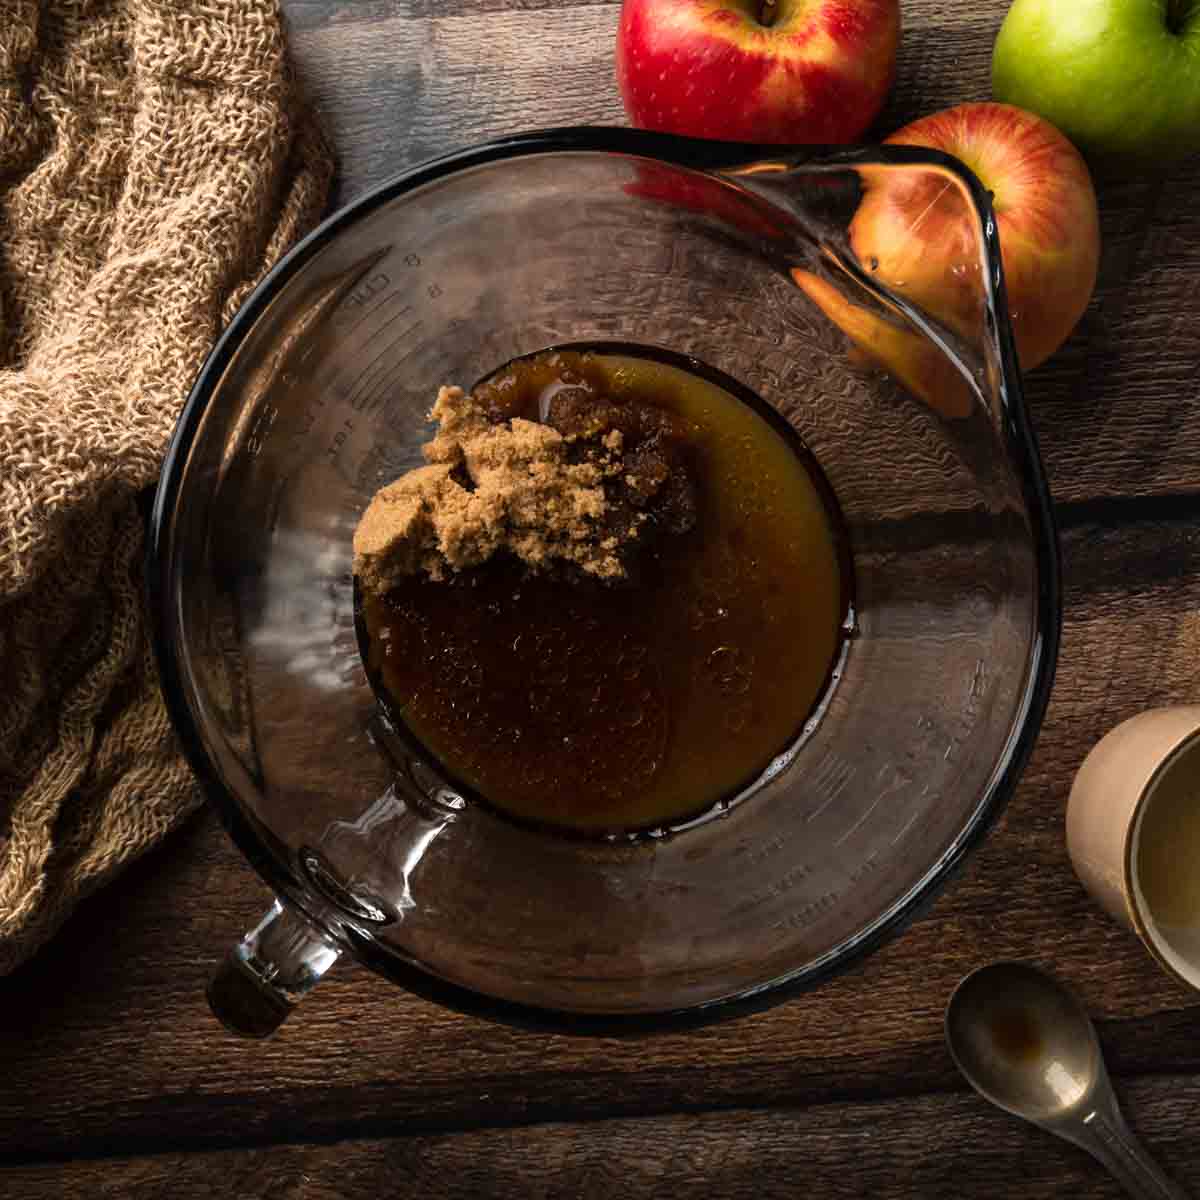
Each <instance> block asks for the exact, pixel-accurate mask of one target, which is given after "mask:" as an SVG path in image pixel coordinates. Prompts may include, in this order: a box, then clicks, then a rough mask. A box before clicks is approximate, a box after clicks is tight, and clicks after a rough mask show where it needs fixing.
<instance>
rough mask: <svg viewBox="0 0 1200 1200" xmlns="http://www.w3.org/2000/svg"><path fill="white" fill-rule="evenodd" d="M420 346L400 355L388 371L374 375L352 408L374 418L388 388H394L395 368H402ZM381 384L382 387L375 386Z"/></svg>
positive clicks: (389, 365)
mask: <svg viewBox="0 0 1200 1200" xmlns="http://www.w3.org/2000/svg"><path fill="white" fill-rule="evenodd" d="M420 349H421V347H420V346H414V347H413V348H412V349H411V350H409V351H407V352H406V353H404V354H402V355H401V356H400V357H399V358H397V359H396V360H395V361H394V362H391V363H389V364H388V369H386V370H384V371H382V372H381V373H380V374H378V375H376V376H375V378H374V379H373V380H371V382H370V383H369V384H368V385H367V387H366V388H364V390H363V392H362V393H361V394H360V395H359V396H358V398H357V399H356V400H355V401H354V402H353V407H354V408H355V409H356V410H357V411H358V412H360V413H363V414H364V415H365V416H368V417H370V416H374V415H375V410H376V409H377V408H378V407H379V406H380V402H381V401H382V400H383V398H384V396H386V394H387V392H388V389H389V387H391V386H394V385H395V382H396V368H397V367H402V366H403V365H404V364H405V363H406V362H408V360H409V359H410V358H412V356H413V355H414V354H416V353H417V351H418V350H420ZM378 384H382V387H379V386H376V385H378Z"/></svg>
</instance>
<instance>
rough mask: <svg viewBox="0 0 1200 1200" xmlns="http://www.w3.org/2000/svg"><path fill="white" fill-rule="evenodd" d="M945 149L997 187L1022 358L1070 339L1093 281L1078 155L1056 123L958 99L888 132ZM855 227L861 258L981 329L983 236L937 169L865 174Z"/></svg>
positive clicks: (923, 301) (1032, 360)
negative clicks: (947, 105)
mask: <svg viewBox="0 0 1200 1200" xmlns="http://www.w3.org/2000/svg"><path fill="white" fill-rule="evenodd" d="M887 141H889V142H896V143H900V144H903V145H908V146H927V147H932V148H934V149H937V150H944V151H946V152H948V153H950V154H953V155H954V156H955V157H956V158H958V159H960V160H961V161H962V162H964V163H965V164H966V165H967V166H968V167H969V168H970V169H971V170H972V171H973V172H974V173H975V174H976V175H977V176H978V177H979V180H980V182H981V183H982V184H983V186H984V187H985V188H987V189H988V191H990V192H991V194H992V206H993V207H994V209H995V211H996V227H997V231H998V233H999V237H1000V253H1001V257H1002V259H1003V261H1004V278H1005V282H1006V285H1007V289H1008V303H1009V308H1010V310H1011V316H1012V324H1013V330H1014V332H1015V334H1016V341H1017V352H1018V356H1019V357H1020V360H1021V365H1022V366H1023V367H1025V368H1030V367H1036V366H1037V365H1038V363H1040V362H1042V361H1043V360H1044V359H1046V358H1048V357H1049V356H1050V355H1051V354H1053V353H1054V351H1055V350H1057V349H1058V347H1059V346H1060V345H1061V344H1062V343H1063V342H1064V341H1066V339H1067V337H1068V336H1069V335H1070V333H1071V330H1072V329H1074V328H1075V325H1076V323H1077V322H1078V320H1079V318H1080V317H1081V316H1082V315H1083V311H1084V309H1085V308H1087V303H1088V300H1089V298H1090V297H1091V294H1092V289H1093V288H1094V287H1095V284H1096V269H1097V266H1098V263H1099V258H1100V225H1099V219H1098V216H1097V212H1096V193H1095V191H1094V190H1093V189H1092V180H1091V177H1090V176H1089V175H1088V169H1087V167H1086V166H1085V165H1084V162H1083V159H1082V158H1081V157H1080V156H1079V152H1078V151H1077V150H1076V149H1075V147H1074V146H1072V145H1071V143H1070V142H1069V141H1067V139H1066V138H1065V137H1063V135H1062V134H1061V133H1059V131H1058V130H1057V129H1055V128H1054V126H1053V125H1051V124H1049V122H1047V121H1043V120H1042V119H1041V117H1037V116H1035V115H1034V114H1033V113H1029V112H1025V111H1024V110H1023V109H1020V108H1013V107H1012V106H1010V105H1007V104H961V105H959V106H958V107H956V108H950V109H947V110H946V111H945V112H940V113H935V114H933V115H932V116H929V117H925V118H923V119H922V120H920V121H916V122H914V123H913V124H912V125H907V126H905V127H904V128H903V129H901V130H900V131H899V132H898V133H894V134H893V135H892V136H891V137H890V138H888V139H887ZM863 184H864V189H865V195H864V196H863V200H862V202H861V204H860V205H859V208H858V211H857V212H856V213H855V215H854V220H853V221H852V222H851V225H850V242H851V245H852V246H853V248H854V252H855V253H856V254H857V255H858V258H859V261H860V262H861V263H863V264H864V266H866V267H867V268H868V269H870V270H872V271H874V273H875V275H876V277H877V278H878V279H880V280H881V281H882V282H883V283H886V284H888V285H889V286H890V287H892V288H893V289H894V290H895V291H896V292H898V293H899V294H901V295H903V296H905V297H907V298H908V299H910V300H913V301H915V302H916V303H917V304H919V305H920V306H921V307H923V308H924V309H926V310H927V311H928V312H930V313H932V314H933V315H934V316H936V317H938V318H939V319H941V320H942V321H943V322H945V323H946V324H947V325H949V326H950V327H951V328H954V329H956V330H958V331H959V332H960V333H961V334H963V336H965V337H968V338H969V337H972V336H977V335H978V332H979V330H980V324H979V320H980V314H979V312H978V307H979V302H978V297H979V295H980V289H979V279H978V272H979V270H980V264H979V241H978V234H977V232H976V230H975V226H974V219H973V216H972V214H971V212H970V211H969V209H968V207H967V203H966V200H965V198H964V196H963V194H962V193H961V192H960V191H959V189H958V188H956V187H954V186H952V185H951V184H949V183H948V182H947V180H946V179H945V178H944V177H942V176H941V175H939V174H938V173H936V172H933V171H930V172H926V173H923V174H920V175H917V174H914V173H912V172H899V171H895V170H888V169H886V168H881V169H879V170H868V171H865V172H864V173H863Z"/></svg>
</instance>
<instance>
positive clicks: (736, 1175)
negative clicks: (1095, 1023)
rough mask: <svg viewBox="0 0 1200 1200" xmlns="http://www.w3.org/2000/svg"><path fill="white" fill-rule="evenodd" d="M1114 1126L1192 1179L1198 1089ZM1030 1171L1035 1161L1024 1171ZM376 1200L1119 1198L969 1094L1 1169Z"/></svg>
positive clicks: (38, 1189) (43, 1185) (4, 1183)
mask: <svg viewBox="0 0 1200 1200" xmlns="http://www.w3.org/2000/svg"><path fill="white" fill-rule="evenodd" d="M1121 1090H1122V1098H1123V1102H1124V1107H1125V1110H1126V1114H1127V1116H1128V1117H1129V1119H1130V1121H1131V1123H1132V1124H1133V1126H1134V1128H1135V1129H1136V1130H1137V1131H1138V1133H1140V1134H1141V1135H1142V1137H1143V1138H1144V1139H1145V1140H1146V1142H1147V1143H1148V1145H1149V1146H1150V1148H1151V1149H1152V1151H1153V1153H1154V1154H1155V1155H1156V1157H1157V1158H1158V1159H1159V1161H1160V1163H1161V1164H1162V1165H1163V1167H1164V1169H1165V1170H1167V1171H1169V1172H1170V1173H1171V1174H1172V1175H1173V1176H1174V1177H1175V1178H1176V1179H1178V1180H1179V1181H1180V1182H1182V1183H1189V1182H1190V1183H1191V1184H1192V1185H1193V1186H1195V1185H1196V1184H1197V1183H1200V1142H1198V1141H1197V1139H1196V1137H1195V1136H1194V1134H1193V1132H1192V1128H1191V1126H1192V1122H1193V1117H1192V1114H1193V1113H1194V1112H1195V1110H1196V1107H1197V1105H1198V1104H1200V1083H1197V1081H1196V1080H1195V1079H1188V1078H1181V1077H1178V1076H1156V1077H1153V1078H1149V1079H1142V1080H1138V1081H1137V1082H1135V1083H1133V1084H1131V1085H1129V1086H1128V1087H1125V1088H1122V1089H1121ZM1034 1164H1036V1165H1034ZM217 1180H219V1181H220V1182H219V1185H218V1188H217V1190H218V1191H219V1192H220V1193H221V1194H222V1195H226V1196H236V1197H238V1200H251V1198H255V1197H263V1198H264V1200H265V1198H266V1197H270V1198H271V1200H283V1198H285V1197H286V1198H291V1200H335V1198H336V1200H375V1197H377V1196H429V1197H445V1198H451V1197H454V1198H457V1197H462V1200H476V1198H477V1197H485V1196H486V1197H508V1196H511V1197H521V1198H525V1197H539V1198H540V1200H550V1198H552V1197H563V1198H566V1197H580V1198H584V1200H587V1198H590V1197H597V1198H605V1197H609V1196H612V1195H614V1194H616V1195H621V1196H650V1195H656V1196H663V1195H668V1194H669V1195H671V1196H674V1197H679V1198H681V1200H686V1198H687V1197H696V1198H697V1200H708V1198H709V1197H712V1196H720V1197H724V1198H727V1200H741V1198H743V1197H744V1198H745V1200H764V1198H768V1197H776V1196H777V1197H781V1198H782V1197H795V1196H799V1195H812V1196H819V1197H822V1198H823V1200H850V1198H852V1197H854V1198H857V1197H862V1198H864V1200H865V1198H867V1197H870V1198H872V1200H890V1198H892V1197H895V1198H896V1200H901V1198H902V1197H903V1198H909V1197H913V1196H922V1197H931V1198H936V1197H960V1196H969V1197H972V1200H992V1198H995V1200H1011V1197H1013V1196H1016V1195H1020V1196H1022V1197H1028V1200H1042V1198H1045V1200H1052V1198H1054V1200H1056V1198H1057V1197H1061V1196H1074V1197H1080V1198H1081V1200H1083V1198H1087V1200H1100V1198H1102V1197H1104V1198H1109V1197H1111V1198H1113V1200H1115V1198H1116V1197H1118V1196H1120V1195H1122V1194H1123V1193H1122V1192H1121V1191H1120V1189H1119V1188H1118V1187H1117V1185H1116V1184H1115V1183H1114V1182H1113V1181H1112V1180H1111V1179H1109V1178H1108V1176H1107V1175H1106V1174H1105V1173H1104V1171H1103V1169H1102V1168H1101V1167H1100V1166H1099V1165H1098V1164H1096V1163H1094V1162H1092V1160H1091V1159H1089V1158H1088V1157H1087V1155H1086V1154H1084V1152H1083V1151H1082V1150H1078V1149H1076V1148H1075V1147H1073V1146H1069V1145H1066V1144H1065V1143H1062V1142H1058V1141H1056V1140H1054V1139H1053V1138H1051V1136H1050V1135H1049V1134H1046V1133H1043V1132H1041V1131H1039V1130H1037V1129H1034V1128H1033V1127H1031V1126H1029V1125H1024V1124H1022V1123H1021V1122H1019V1121H1017V1120H1015V1119H1014V1118H1012V1117H1009V1116H1006V1115H1005V1114H1003V1113H1000V1112H998V1111H996V1110H995V1109H992V1108H990V1107H988V1106H987V1105H986V1104H984V1103H983V1101H982V1100H979V1099H978V1098H977V1097H975V1096H974V1095H944V1094H943V1095H935V1096H921V1097H918V1098H916V1099H913V1100H893V1101H888V1102H883V1103H875V1104H870V1103H867V1104H863V1103H850V1104H834V1105H825V1106H818V1107H812V1108H804V1109H795V1108H786V1107H784V1108H780V1109H777V1110H774V1111H763V1110H761V1109H731V1110H725V1111H722V1112H708V1113H687V1114H677V1115H673V1116H665V1117H658V1118H644V1119H640V1120H604V1121H592V1122H587V1123H583V1124H565V1123H550V1124H545V1125H535V1126H518V1127H510V1128H505V1129H486V1130H469V1131H465V1132H456V1133H450V1134H442V1135H430V1136H393V1137H388V1138H386V1139H383V1138H380V1139H372V1140H360V1141H349V1142H338V1143H336V1144H333V1145H328V1144H321V1145H282V1146H273V1147H268V1148H255V1149H236V1150H224V1151H213V1152H209V1153H200V1154H183V1153H172V1152H168V1153H161V1154H155V1155H153V1156H147V1157H142V1158H125V1157H122V1158H115V1159H103V1160H100V1161H91V1162H81V1161H72V1162H65V1163H52V1164H44V1165H37V1166H25V1167H17V1168H10V1169H8V1170H3V1171H0V1189H3V1191H4V1194H5V1196H6V1197H7V1200H42V1198H43V1197H46V1196H57V1197H62V1200H74V1198H75V1197H80V1198H83V1197H86V1198H87V1200H106V1198H108V1197H112V1198H113V1200H116V1198H118V1197H119V1198H121V1200H126V1198H133V1200H137V1198H139V1197H150V1196H162V1195H166V1194H169V1195H171V1196H174V1197H181V1198H187V1197H192V1196H197V1197H198V1196H209V1195H212V1194H213V1189H214V1181H217Z"/></svg>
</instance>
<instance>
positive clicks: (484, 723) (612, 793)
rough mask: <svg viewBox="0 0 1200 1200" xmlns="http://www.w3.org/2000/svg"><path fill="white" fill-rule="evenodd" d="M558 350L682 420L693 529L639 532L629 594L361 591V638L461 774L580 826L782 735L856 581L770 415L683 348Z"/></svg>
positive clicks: (669, 815)
mask: <svg viewBox="0 0 1200 1200" xmlns="http://www.w3.org/2000/svg"><path fill="white" fill-rule="evenodd" d="M571 349H573V350H587V351H589V352H591V353H592V354H593V355H594V361H595V362H596V363H597V364H599V366H600V367H601V369H603V370H604V371H605V372H607V373H608V379H609V385H610V387H611V388H612V390H613V391H614V392H616V393H618V394H620V393H622V392H625V393H626V394H631V395H633V396H636V397H637V398H638V399H640V400H642V401H643V402H646V403H652V404H655V405H658V406H660V407H663V408H666V409H668V410H670V411H671V412H672V413H674V414H676V415H678V416H680V417H682V418H683V419H684V420H685V421H686V422H687V423H688V425H689V427H690V447H689V449H690V452H691V459H692V464H691V474H692V479H693V482H694V485H695V487H696V491H697V497H698V515H699V520H698V522H697V525H696V528H695V529H693V530H692V531H691V532H689V533H686V534H682V535H677V536H672V537H664V538H663V539H662V540H661V541H659V542H657V543H655V544H654V545H653V546H652V547H650V548H649V549H648V550H647V552H646V558H645V560H644V562H643V569H642V570H641V572H640V578H639V579H638V582H637V583H636V584H635V585H631V586H628V587H619V586H618V587H604V586H591V585H586V584H585V585H580V584H577V583H570V582H565V581H562V580H554V579H549V578H544V577H531V576H529V575H527V574H526V573H525V572H524V571H523V570H522V569H521V568H520V567H518V566H517V565H516V564H512V563H503V564H499V563H497V562H496V561H495V560H493V562H491V563H489V564H487V565H485V566H484V567H482V568H479V569H477V570H475V571H469V572H463V573H462V574H461V575H459V576H456V577H455V578H454V579H453V580H452V581H451V582H448V583H447V582H442V583H434V582H432V581H430V580H429V579H427V578H425V577H423V576H422V577H413V578H411V579H409V580H406V581H405V583H404V584H403V585H402V586H401V587H400V588H397V589H395V590H394V591H393V592H391V593H389V594H388V595H387V596H386V597H378V596H371V595H367V596H364V597H363V599H362V608H361V612H360V640H361V641H362V643H363V646H364V654H365V658H366V665H367V671H368V674H369V676H370V678H371V680H372V682H373V684H374V686H375V688H376V691H377V693H378V694H379V696H380V699H381V701H382V703H383V705H384V707H385V709H386V710H387V711H388V712H389V714H390V715H391V716H392V718H393V720H394V721H395V722H396V723H397V725H398V727H401V728H402V729H407V731H408V733H409V734H410V735H412V736H413V737H414V738H415V739H416V740H417V742H419V743H420V744H421V745H422V746H423V747H425V748H426V749H427V750H428V751H431V752H432V753H433V755H434V756H435V757H436V758H437V759H438V760H439V761H440V763H441V764H442V766H443V767H444V769H445V771H446V772H447V774H448V775H449V776H450V777H451V778H452V779H453V780H454V781H455V782H456V783H457V784H458V785H459V786H464V785H465V787H466V788H468V789H469V790H470V791H472V792H474V793H475V794H476V797H477V798H478V799H481V800H483V801H484V802H485V803H487V804H489V805H490V806H492V807H493V808H495V809H499V810H501V811H502V812H504V813H506V814H507V815H509V816H511V817H514V818H516V819H518V820H520V821H522V822H527V823H534V824H537V825H542V826H551V827H555V828H558V829H560V830H563V831H571V832H575V833H583V834H593V835H594V834H608V833H614V832H627V831H634V830H641V829H649V828H656V827H661V826H663V825H665V824H670V823H672V822H678V821H680V820H681V819H684V818H688V817H692V816H696V815H698V814H700V813H703V812H704V811H706V810H709V809H713V808H714V806H716V805H718V804H719V802H721V801H723V800H725V799H727V798H729V797H731V796H732V795H734V794H735V793H737V792H738V791H740V790H741V789H742V788H744V787H745V786H746V785H748V784H750V783H752V782H753V781H754V780H755V779H756V778H757V777H758V776H759V775H760V774H761V773H762V772H763V770H764V769H765V768H766V767H767V766H768V765H769V764H770V763H771V761H772V760H773V759H774V758H775V757H776V756H777V755H778V754H780V753H781V752H783V751H785V750H787V749H788V748H789V746H791V745H792V744H793V743H794V742H795V741H796V739H797V738H798V737H799V735H800V733H801V731H802V728H803V726H804V724H805V722H806V720H807V719H808V718H809V716H810V715H811V714H812V713H813V711H814V709H815V708H816V707H817V705H818V704H819V701H820V700H821V698H822V696H823V694H824V692H825V690H826V688H827V687H828V686H829V682H830V678H831V671H832V668H833V665H834V663H835V661H836V659H837V657H838V656H839V654H840V649H841V642H842V640H843V638H844V637H845V632H846V630H845V626H846V624H847V616H848V612H849V607H850V595H851V588H850V574H849V568H848V558H847V555H846V553H845V548H844V543H843V541H842V539H841V536H840V528H839V519H838V516H837V512H836V507H835V505H834V503H833V498H832V493H831V491H830V490H829V488H828V485H827V484H826V483H825V482H824V479H823V477H822V476H821V474H820V472H819V469H818V467H817V465H816V462H815V461H814V459H813V458H812V456H811V454H809V452H808V451H807V450H806V449H805V448H804V446H803V445H802V443H801V442H800V441H799V439H798V437H797V436H796V435H795V434H794V433H793V432H792V431H791V430H790V428H788V427H787V426H786V425H785V424H784V423H783V422H782V421H781V420H780V418H778V417H777V416H776V414H774V412H773V411H772V410H770V409H769V408H767V406H765V405H764V404H763V403H762V402H761V401H759V400H758V399H757V398H756V397H754V396H753V395H752V394H751V393H749V392H748V391H747V390H746V389H744V388H741V387H740V386H739V385H738V384H736V383H734V382H733V381H732V380H729V379H727V378H725V377H718V376H717V374H716V373H715V372H713V371H711V370H710V369H708V368H705V367H701V366H699V364H696V363H695V362H694V361H692V360H688V359H685V358H683V357H682V356H676V355H668V354H665V353H663V352H661V351H649V350H647V351H642V350H641V349H640V348H636V347H633V348H631V347H626V346H621V347H620V348H619V350H618V349H616V348H609V347H605V346H603V345H592V346H577V347H571ZM700 372H703V373H700ZM719 378H720V380H721V381H720V382H718V379H719Z"/></svg>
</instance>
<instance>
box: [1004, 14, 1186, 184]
mask: <svg viewBox="0 0 1200 1200" xmlns="http://www.w3.org/2000/svg"><path fill="white" fill-rule="evenodd" d="M992 92H993V94H994V95H995V97H996V99H997V100H1001V101H1003V102H1005V103H1007V104H1015V105H1017V106H1019V107H1020V108H1027V109H1029V110H1030V111H1032V112H1035V113H1037V114H1038V115H1039V116H1041V117H1045V119H1046V120H1047V121H1049V122H1050V123H1051V124H1052V125H1057V126H1058V128H1059V129H1061V130H1062V131H1063V133H1065V134H1066V135H1067V136H1068V137H1069V138H1070V139H1071V140H1072V141H1073V142H1074V143H1075V144H1076V145H1077V146H1078V147H1079V148H1080V149H1081V150H1082V151H1083V152H1084V153H1085V154H1087V155H1088V156H1089V157H1090V158H1092V159H1093V160H1094V161H1096V162H1097V163H1099V164H1100V165H1102V166H1104V165H1109V166H1114V167H1120V166H1127V167H1139V166H1151V165H1163V164H1166V163H1169V162H1172V161H1174V160H1176V159H1179V158H1182V157H1184V155H1186V154H1190V153H1191V152H1192V151H1194V150H1200V0H1015V3H1014V4H1013V6H1012V8H1011V9H1009V12H1008V16H1007V17H1005V19H1004V24H1003V25H1002V26H1001V28H1000V36H999V37H998V38H997V39H996V49H995V52H994V54H993V56H992Z"/></svg>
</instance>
